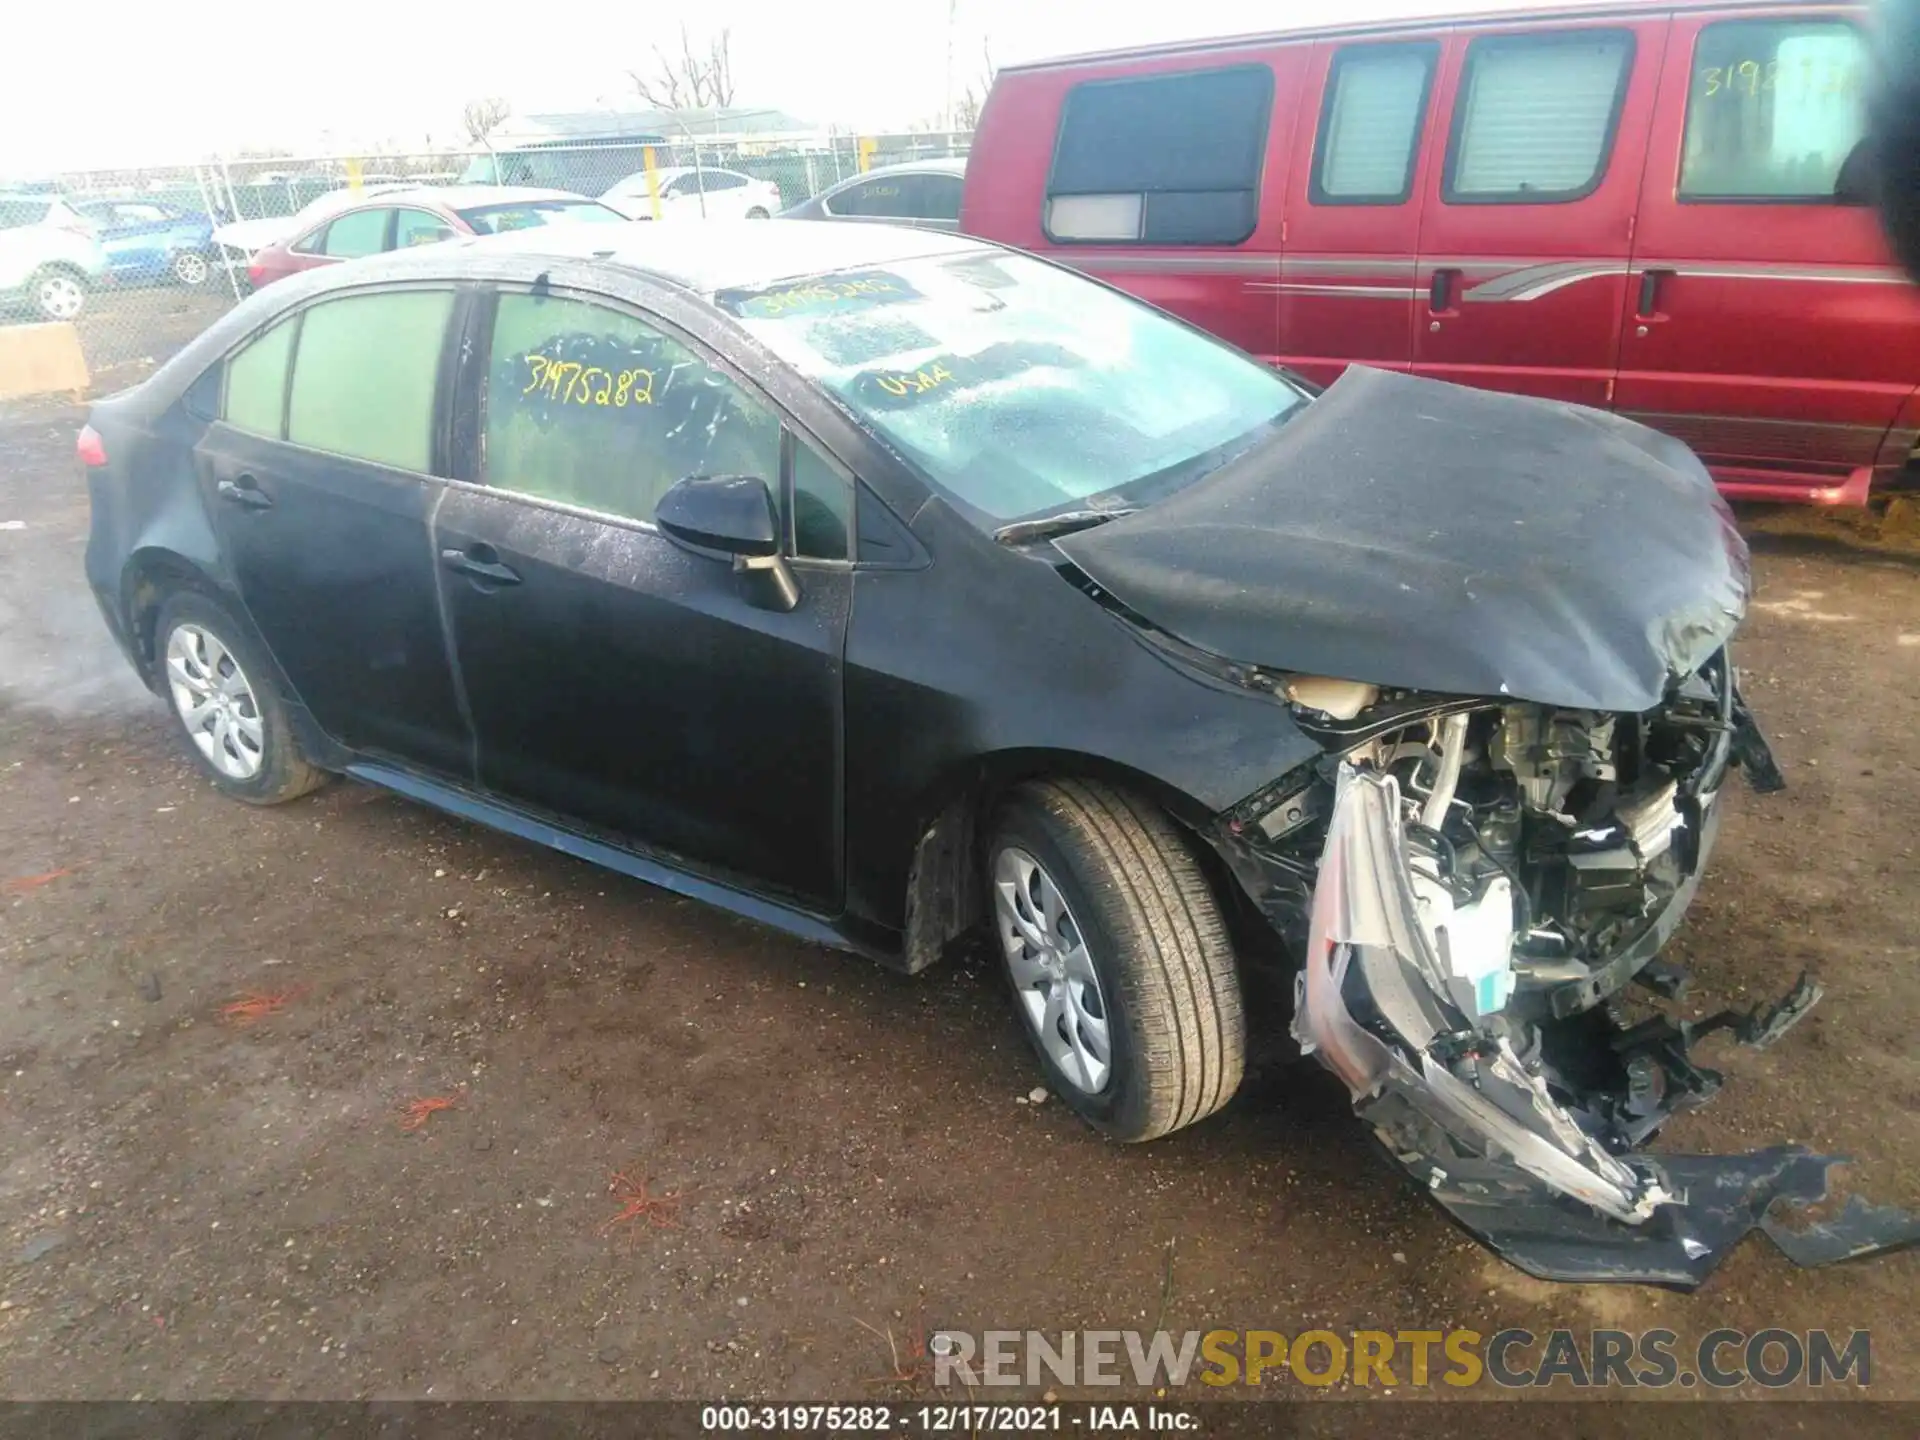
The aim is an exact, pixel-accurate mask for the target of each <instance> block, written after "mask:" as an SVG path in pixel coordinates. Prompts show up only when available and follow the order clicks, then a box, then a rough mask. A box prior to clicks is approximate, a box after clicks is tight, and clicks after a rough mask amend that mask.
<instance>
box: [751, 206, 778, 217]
mask: <svg viewBox="0 0 1920 1440" xmlns="http://www.w3.org/2000/svg"><path fill="white" fill-rule="evenodd" d="M770 218H772V217H770V216H769V215H768V214H767V211H766V207H765V206H763V205H756V206H754V207H753V208H752V209H751V210H749V211H747V219H749V220H767V219H770Z"/></svg>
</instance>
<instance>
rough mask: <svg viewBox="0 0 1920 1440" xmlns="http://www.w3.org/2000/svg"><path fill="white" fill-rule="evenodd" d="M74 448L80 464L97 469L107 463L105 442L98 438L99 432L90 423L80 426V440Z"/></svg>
mask: <svg viewBox="0 0 1920 1440" xmlns="http://www.w3.org/2000/svg"><path fill="white" fill-rule="evenodd" d="M74 449H75V451H76V452H78V454H79V456H80V463H81V464H82V465H86V466H89V467H92V468H95V469H97V468H99V467H100V466H102V465H104V464H106V463H107V442H106V441H104V440H102V439H101V438H100V432H99V431H98V430H96V429H94V428H93V426H91V425H82V426H81V427H80V440H79V443H78V444H76V445H75V446H74Z"/></svg>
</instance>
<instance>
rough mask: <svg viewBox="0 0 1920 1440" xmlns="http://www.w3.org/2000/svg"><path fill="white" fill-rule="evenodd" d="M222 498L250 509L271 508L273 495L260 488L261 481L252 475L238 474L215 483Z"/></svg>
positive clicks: (215, 487) (215, 488)
mask: <svg viewBox="0 0 1920 1440" xmlns="http://www.w3.org/2000/svg"><path fill="white" fill-rule="evenodd" d="M213 488H214V490H215V491H217V492H218V494H219V496H220V498H221V499H222V500H225V501H228V502H230V503H231V504H234V505H242V506H245V507H246V508H247V509H249V510H271V509H272V508H273V497H272V496H271V495H269V494H267V492H266V491H264V490H262V489H261V488H260V482H259V481H258V480H256V479H254V478H253V476H251V475H237V476H235V477H234V478H233V479H231V480H222V481H221V482H220V483H219V484H218V485H215V486H214V487H213Z"/></svg>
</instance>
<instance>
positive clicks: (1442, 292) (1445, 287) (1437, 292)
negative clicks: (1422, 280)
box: [1427, 269, 1460, 315]
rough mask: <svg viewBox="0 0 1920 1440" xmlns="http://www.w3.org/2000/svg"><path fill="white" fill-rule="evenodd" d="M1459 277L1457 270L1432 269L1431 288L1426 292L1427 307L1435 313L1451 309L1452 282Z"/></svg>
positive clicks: (1442, 312) (1440, 313)
mask: <svg viewBox="0 0 1920 1440" xmlns="http://www.w3.org/2000/svg"><path fill="white" fill-rule="evenodd" d="M1459 278H1460V272H1459V271H1458V270H1445V269H1442V270H1436V271H1434V272H1433V288H1432V289H1431V290H1430V291H1429V292H1428V293H1427V308H1428V309H1430V310H1432V311H1433V313H1434V314H1436V315H1444V314H1446V313H1447V312H1448V311H1450V310H1452V309H1453V287H1454V282H1455V281H1457V280H1458V279H1459Z"/></svg>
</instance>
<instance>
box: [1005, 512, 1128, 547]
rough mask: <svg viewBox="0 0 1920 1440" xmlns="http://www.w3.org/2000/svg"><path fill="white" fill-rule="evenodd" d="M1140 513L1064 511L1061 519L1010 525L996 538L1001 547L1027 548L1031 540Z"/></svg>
mask: <svg viewBox="0 0 1920 1440" xmlns="http://www.w3.org/2000/svg"><path fill="white" fill-rule="evenodd" d="M1139 511H1140V507H1139V506H1138V505H1130V506H1124V507H1122V508H1120V509H1118V510H1063V511H1061V512H1060V513H1059V514H1058V515H1042V516H1041V517H1040V518H1039V519H1038V520H1016V521H1014V522H1013V523H1012V524H1011V525H1002V526H1001V527H1000V528H999V529H998V530H996V531H994V532H993V538H994V539H996V540H998V541H999V542H1000V543H1001V544H1002V545H1024V544H1026V543H1027V541H1029V540H1051V539H1053V537H1054V536H1056V535H1071V534H1073V532H1074V531H1076V530H1091V529H1092V528H1093V527H1094V526H1095V525H1104V524H1106V523H1107V521H1109V520H1118V519H1119V518H1120V517H1121V516H1122V515H1135V514H1138V513H1139Z"/></svg>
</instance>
